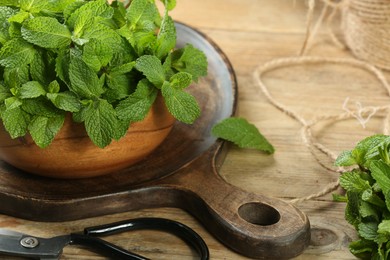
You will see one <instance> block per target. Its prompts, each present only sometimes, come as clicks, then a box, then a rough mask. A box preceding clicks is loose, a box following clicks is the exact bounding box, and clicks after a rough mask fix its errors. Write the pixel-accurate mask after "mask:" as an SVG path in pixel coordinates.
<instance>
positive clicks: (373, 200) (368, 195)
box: [362, 189, 386, 209]
mask: <svg viewBox="0 0 390 260" xmlns="http://www.w3.org/2000/svg"><path fill="white" fill-rule="evenodd" d="M362 200H363V201H366V202H369V203H370V204H372V205H375V206H377V207H380V208H382V209H384V208H386V204H385V202H384V201H383V200H382V199H381V198H380V197H379V196H378V195H377V194H376V193H373V191H372V189H367V190H365V191H364V192H363V193H362Z"/></svg>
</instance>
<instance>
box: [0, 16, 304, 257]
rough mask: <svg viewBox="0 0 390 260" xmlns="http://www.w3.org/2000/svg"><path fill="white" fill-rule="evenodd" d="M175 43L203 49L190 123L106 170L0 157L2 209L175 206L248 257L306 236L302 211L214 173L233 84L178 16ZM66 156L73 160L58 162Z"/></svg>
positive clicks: (223, 62) (53, 211)
mask: <svg viewBox="0 0 390 260" xmlns="http://www.w3.org/2000/svg"><path fill="white" fill-rule="evenodd" d="M177 34H178V46H183V45H184V44H186V43H190V44H192V45H194V46H195V47H197V48H199V49H201V50H202V51H204V52H205V54H206V55H207V57H208V62H209V73H208V76H207V77H206V78H204V79H202V80H200V82H199V83H198V84H196V85H193V86H191V87H190V89H189V91H190V92H191V93H192V94H193V95H194V96H195V97H196V98H197V100H198V102H199V104H200V106H201V111H202V116H201V118H200V119H199V120H198V121H197V122H196V123H195V124H194V125H185V124H182V123H176V124H175V126H174V128H173V130H172V132H171V133H170V135H169V136H168V138H167V139H166V140H165V141H164V143H163V144H162V145H161V146H160V147H159V148H158V149H157V150H156V151H155V152H153V153H152V154H151V155H150V156H148V157H147V158H145V159H144V160H143V161H142V162H140V163H138V164H137V165H134V166H132V167H130V168H128V169H124V170H122V171H120V172H116V173H113V174H111V175H107V176H103V177H97V178H90V179H79V180H57V179H49V178H44V177H38V176H34V175H30V174H26V173H24V172H22V171H20V170H18V169H15V168H13V167H12V166H10V165H7V164H6V163H4V162H1V161H0V201H1V204H0V212H1V213H3V214H8V215H11V216H15V217H21V218H25V219H31V220H37V221H65V220H74V219H80V218H87V217H92V216H99V215H105V214H111V213H118V212H125V211H130V210H138V209H143V208H152V207H178V208H182V209H184V210H187V211H188V212H190V213H191V214H192V215H194V216H195V217H197V218H198V219H199V221H200V222H201V223H202V224H203V225H204V226H205V227H206V228H207V230H208V231H209V232H210V233H212V234H213V235H214V236H215V237H217V238H218V239H219V240H220V241H221V242H223V243H224V244H225V245H226V246H228V247H230V248H231V249H233V250H235V251H237V252H239V253H241V254H243V255H246V256H248V257H253V258H264V259H284V258H291V257H293V256H296V255H298V254H300V253H301V252H302V251H303V250H304V249H305V247H306V246H307V245H308V243H309V241H310V224H309V221H308V218H307V217H306V216H305V215H304V214H303V213H302V212H300V211H299V210H298V209H297V208H295V207H294V206H292V205H290V204H288V203H286V202H283V201H281V200H277V199H273V198H268V197H265V196H262V195H259V194H253V193H248V192H245V191H243V190H241V189H238V188H236V187H234V186H232V185H230V184H228V183H226V182H225V181H224V180H223V179H222V178H221V177H220V175H219V174H218V166H219V165H221V163H222V162H223V159H224V151H225V150H226V144H224V142H222V141H221V140H217V139H216V138H215V137H213V136H211V134H210V129H211V127H212V126H213V125H214V124H215V123H217V122H218V121H220V120H222V119H224V118H226V117H230V116H231V115H233V114H234V111H235V108H236V101H237V83H236V78H235V74H234V72H233V69H232V67H231V65H230V63H229V61H228V60H227V58H226V57H225V55H224V54H223V53H222V52H221V50H220V49H219V48H218V47H217V46H216V45H215V44H214V43H213V42H212V41H210V40H209V39H208V38H207V37H206V36H205V35H202V34H201V33H199V32H198V31H196V30H194V29H192V28H190V27H188V26H185V25H183V24H180V23H177ZM64 163H72V162H64Z"/></svg>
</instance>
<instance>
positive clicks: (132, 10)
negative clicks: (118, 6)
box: [126, 0, 161, 31]
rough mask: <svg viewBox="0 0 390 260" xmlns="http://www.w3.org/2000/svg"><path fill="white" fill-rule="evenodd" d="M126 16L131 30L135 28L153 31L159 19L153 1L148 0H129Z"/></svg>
mask: <svg viewBox="0 0 390 260" xmlns="http://www.w3.org/2000/svg"><path fill="white" fill-rule="evenodd" d="M126 18H127V20H128V21H129V23H130V25H131V26H130V30H131V31H134V30H135V29H138V30H147V31H154V30H155V28H156V24H158V23H159V22H160V19H161V18H160V15H159V12H158V9H157V8H156V6H155V4H154V2H152V1H150V0H133V1H131V4H130V6H129V7H128V8H127V14H126Z"/></svg>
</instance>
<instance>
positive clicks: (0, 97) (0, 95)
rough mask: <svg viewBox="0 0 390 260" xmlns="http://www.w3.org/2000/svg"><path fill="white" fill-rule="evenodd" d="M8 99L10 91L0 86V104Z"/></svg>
mask: <svg viewBox="0 0 390 260" xmlns="http://www.w3.org/2000/svg"><path fill="white" fill-rule="evenodd" d="M9 97H11V92H10V90H9V89H8V88H7V87H5V86H4V85H2V84H0V102H4V100H6V99H7V98H9Z"/></svg>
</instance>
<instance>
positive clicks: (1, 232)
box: [0, 228, 25, 238]
mask: <svg viewBox="0 0 390 260" xmlns="http://www.w3.org/2000/svg"><path fill="white" fill-rule="evenodd" d="M24 235H25V234H23V233H20V232H16V231H13V230H9V229H5V228H0V237H18V238H22V236H24Z"/></svg>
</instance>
